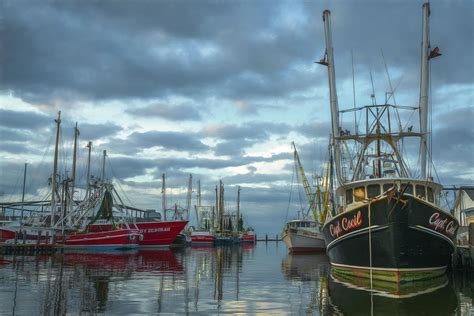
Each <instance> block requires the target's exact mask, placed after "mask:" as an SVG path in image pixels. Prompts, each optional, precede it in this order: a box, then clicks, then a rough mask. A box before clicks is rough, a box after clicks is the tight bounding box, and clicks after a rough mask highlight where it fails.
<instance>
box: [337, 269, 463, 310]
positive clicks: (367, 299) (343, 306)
mask: <svg viewBox="0 0 474 316" xmlns="http://www.w3.org/2000/svg"><path fill="white" fill-rule="evenodd" d="M328 285H329V297H330V303H331V305H332V306H333V308H334V309H335V310H337V311H338V312H342V313H343V314H344V315H453V314H455V311H456V309H457V307H458V300H457V296H456V292H455V290H454V288H453V286H452V284H451V283H450V282H449V279H448V277H447V276H446V275H444V276H442V277H438V278H435V279H432V280H426V281H419V282H410V283H406V284H400V285H397V284H395V283H389V282H380V281H373V282H372V284H371V283H370V280H368V279H362V278H355V277H348V276H345V275H341V274H335V273H331V275H330V278H329V284H328Z"/></svg>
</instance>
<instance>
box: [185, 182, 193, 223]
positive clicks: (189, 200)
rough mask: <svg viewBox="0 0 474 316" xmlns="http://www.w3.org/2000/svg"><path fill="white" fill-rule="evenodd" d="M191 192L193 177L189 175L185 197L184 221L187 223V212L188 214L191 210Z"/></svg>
mask: <svg viewBox="0 0 474 316" xmlns="http://www.w3.org/2000/svg"><path fill="white" fill-rule="evenodd" d="M192 192H193V175H192V174H190V175H189V182H188V193H187V196H186V210H187V214H186V220H187V221H189V212H190V209H191V195H192Z"/></svg>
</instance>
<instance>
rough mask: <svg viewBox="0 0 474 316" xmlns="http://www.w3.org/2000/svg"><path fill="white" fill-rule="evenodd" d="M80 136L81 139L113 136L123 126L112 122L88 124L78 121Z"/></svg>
mask: <svg viewBox="0 0 474 316" xmlns="http://www.w3.org/2000/svg"><path fill="white" fill-rule="evenodd" d="M78 129H79V132H80V138H81V139H83V140H97V139H100V138H103V137H108V136H114V135H115V134H117V133H118V132H120V131H121V130H122V129H123V128H122V127H120V126H118V125H115V124H113V123H110V122H108V123H104V124H89V123H79V124H78Z"/></svg>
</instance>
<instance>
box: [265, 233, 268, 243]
mask: <svg viewBox="0 0 474 316" xmlns="http://www.w3.org/2000/svg"><path fill="white" fill-rule="evenodd" d="M265 242H268V234H265Z"/></svg>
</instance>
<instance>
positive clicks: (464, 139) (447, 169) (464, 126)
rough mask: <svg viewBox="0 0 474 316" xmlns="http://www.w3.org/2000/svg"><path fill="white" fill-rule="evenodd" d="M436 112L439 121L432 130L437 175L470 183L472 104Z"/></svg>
mask: <svg viewBox="0 0 474 316" xmlns="http://www.w3.org/2000/svg"><path fill="white" fill-rule="evenodd" d="M438 116H439V117H438V119H437V121H439V122H440V124H439V125H438V126H435V127H434V130H433V155H434V162H435V167H436V168H437V169H438V170H440V172H439V173H440V178H441V180H442V181H443V183H446V184H459V183H461V184H465V183H469V184H472V182H474V178H473V176H472V173H473V172H474V170H473V165H472V162H473V161H474V126H473V125H472V120H473V119H474V107H472V106H469V107H464V108H460V109H452V110H450V111H449V112H447V113H442V114H441V113H440V114H439V115H438ZM441 170H444V172H442V171H441ZM469 174H471V176H469ZM469 178H470V179H469Z"/></svg>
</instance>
